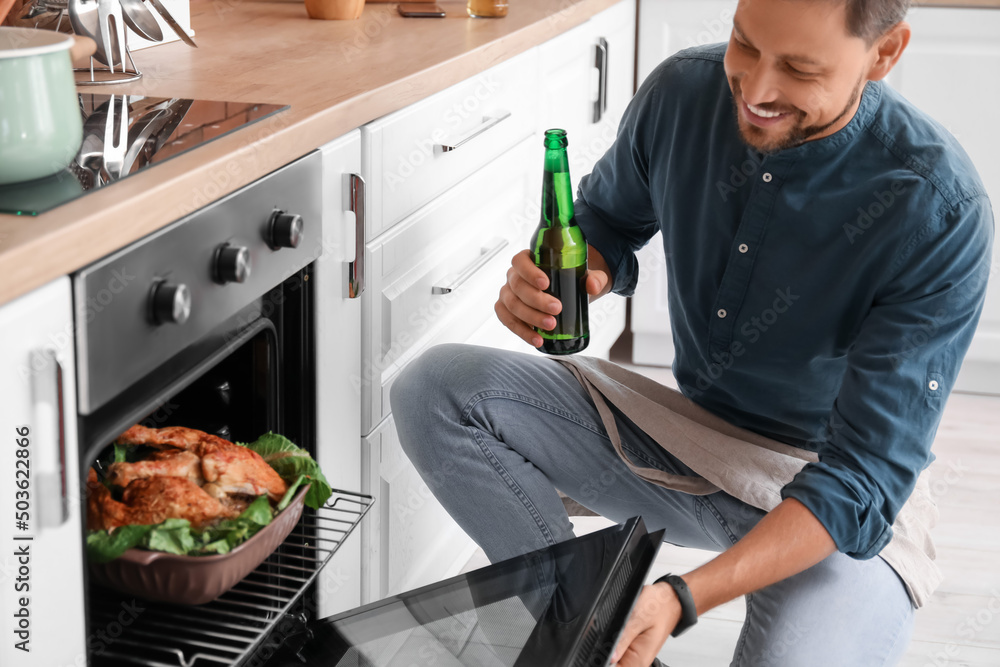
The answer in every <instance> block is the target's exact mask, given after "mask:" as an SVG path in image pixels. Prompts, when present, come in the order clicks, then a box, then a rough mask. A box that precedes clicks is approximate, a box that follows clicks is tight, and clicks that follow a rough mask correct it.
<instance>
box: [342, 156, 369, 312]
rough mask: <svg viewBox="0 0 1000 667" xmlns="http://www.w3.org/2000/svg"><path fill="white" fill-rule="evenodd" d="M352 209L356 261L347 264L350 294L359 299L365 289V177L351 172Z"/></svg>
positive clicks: (351, 296)
mask: <svg viewBox="0 0 1000 667" xmlns="http://www.w3.org/2000/svg"><path fill="white" fill-rule="evenodd" d="M350 200H351V201H350V203H351V209H350V210H352V211H354V261H353V262H348V264H347V291H348V296H349V297H350V298H352V299H357V298H358V297H359V296H361V293H362V292H364V291H365V215H366V212H365V179H363V178H361V176H359V175H358V174H351V192H350Z"/></svg>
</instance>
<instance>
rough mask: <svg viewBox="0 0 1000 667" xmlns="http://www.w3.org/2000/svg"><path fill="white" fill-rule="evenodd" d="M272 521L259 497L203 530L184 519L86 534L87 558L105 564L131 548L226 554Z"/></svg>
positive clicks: (266, 503)
mask: <svg viewBox="0 0 1000 667" xmlns="http://www.w3.org/2000/svg"><path fill="white" fill-rule="evenodd" d="M273 518H274V510H272V509H271V503H270V501H268V499H267V496H266V495H263V496H258V497H257V499H256V500H254V501H253V502H252V503H250V504H249V505H247V508H246V509H245V510H243V512H242V514H240V515H239V516H238V517H236V518H235V519H226V520H224V521H220V522H219V523H218V524H217V525H215V526H210V527H207V528H200V529H199V528H192V527H191V522H189V521H188V520H187V519H167V520H166V521H163V522H162V523H158V524H155V525H151V526H139V525H132V526H122V527H120V528H116V529H115V530H114V531H112V532H108V531H106V530H91V531H88V533H87V557H88V558H89V559H90V560H92V561H93V562H95V563H107V562H108V561H111V560H114V559H115V558H118V557H119V556H121V555H122V554H123V553H125V552H126V551H127V550H128V549H131V548H133V547H143V548H146V549H150V550H152V551H165V552H167V553H172V554H178V555H180V556H204V555H211V554H224V553H229V552H230V551H231V550H232V549H233V547H235V546H237V545H239V544H242V543H243V542H245V541H246V540H248V539H250V538H251V537H253V536H254V535H255V534H256V533H257V531H259V530H260V529H261V528H263V527H264V526H266V525H267V524H269V523H271V519H273Z"/></svg>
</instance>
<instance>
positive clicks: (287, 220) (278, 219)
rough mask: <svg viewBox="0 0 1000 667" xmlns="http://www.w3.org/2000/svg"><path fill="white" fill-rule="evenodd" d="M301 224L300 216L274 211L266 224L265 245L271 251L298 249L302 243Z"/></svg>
mask: <svg viewBox="0 0 1000 667" xmlns="http://www.w3.org/2000/svg"><path fill="white" fill-rule="evenodd" d="M303 224H304V223H303V222H302V216H301V215H295V214H294V213H285V212H284V211H275V212H274V213H272V214H271V220H270V221H269V222H268V223H267V244H268V245H269V246H271V249H272V250H277V249H278V248H298V247H299V242H300V241H302V234H303V232H302V227H303Z"/></svg>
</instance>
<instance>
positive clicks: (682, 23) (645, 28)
mask: <svg viewBox="0 0 1000 667" xmlns="http://www.w3.org/2000/svg"><path fill="white" fill-rule="evenodd" d="M736 4H737V0H670V2H664V0H639V44H638V47H639V48H638V59H637V60H638V69H637V72H638V75H639V83H642V82H643V81H644V80H645V79H646V77H647V76H649V73H650V72H652V71H653V69H654V68H655V67H656V66H657V65H659V64H660V63H661V62H663V61H664V60H666V59H667V58H669V57H670V56H672V55H673V54H675V53H677V52H678V51H681V50H683V49H687V48H690V47H692V46H700V45H703V44H716V43H718V42H728V41H729V33H730V32H731V31H732V28H733V14H734V13H735V12H736Z"/></svg>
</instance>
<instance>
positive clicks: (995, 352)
mask: <svg viewBox="0 0 1000 667" xmlns="http://www.w3.org/2000/svg"><path fill="white" fill-rule="evenodd" d="M907 18H908V20H909V22H910V24H911V25H912V26H913V37H912V39H911V41H910V45H909V46H908V47H907V49H906V51H905V52H904V54H903V57H902V59H900V61H899V64H898V65H897V66H896V68H895V69H894V70H893V72H892V73H891V74H890V77H889V82H890V83H891V84H892V85H893V86H894V87H895V88H896V89H897V90H899V91H900V92H902V93H903V95H905V96H906V98H907V99H908V100H910V101H911V102H913V103H914V104H915V105H916V106H917V107H918V108H920V109H922V110H923V111H926V112H927V113H928V114H930V115H931V116H932V117H933V118H934V119H935V120H937V121H938V122H940V123H941V124H942V125H944V126H945V127H946V128H948V130H949V131H950V132H951V133H952V134H954V135H955V137H956V138H957V139H958V140H959V142H960V143H961V144H962V147H963V148H965V150H966V152H968V154H969V157H971V158H972V161H973V163H975V165H976V169H977V170H978V171H979V175H980V176H981V177H982V179H983V183H985V185H986V190H987V192H988V193H989V196H990V200H991V201H992V202H993V208H994V211H1000V162H998V161H997V159H996V156H997V153H998V152H1000V127H998V126H997V121H996V113H995V111H994V110H995V109H996V108H997V107H998V106H1000V77H997V76H996V75H995V74H990V75H986V76H984V75H983V72H993V73H995V72H996V71H997V69H998V68H1000V40H998V37H997V36H998V35H1000V11H997V10H995V9H992V10H991V9H947V8H938V7H915V8H914V9H913V10H912V11H911V12H910V15H909V16H908V17H907ZM997 267H1000V243H998V244H995V245H994V248H993V269H994V270H993V271H992V275H991V277H990V285H989V288H988V291H987V295H986V307H985V309H984V311H983V315H982V318H981V319H980V322H979V328H978V329H977V331H976V335H975V338H974V339H973V341H972V345H971V347H970V348H969V353H968V355H967V356H966V358H965V363H964V364H963V366H962V372H961V374H960V375H959V378H958V382H957V383H956V388H957V389H962V390H967V391H977V392H989V393H994V394H996V393H1000V281H998V280H997V279H996V278H997V271H996V269H997Z"/></svg>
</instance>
